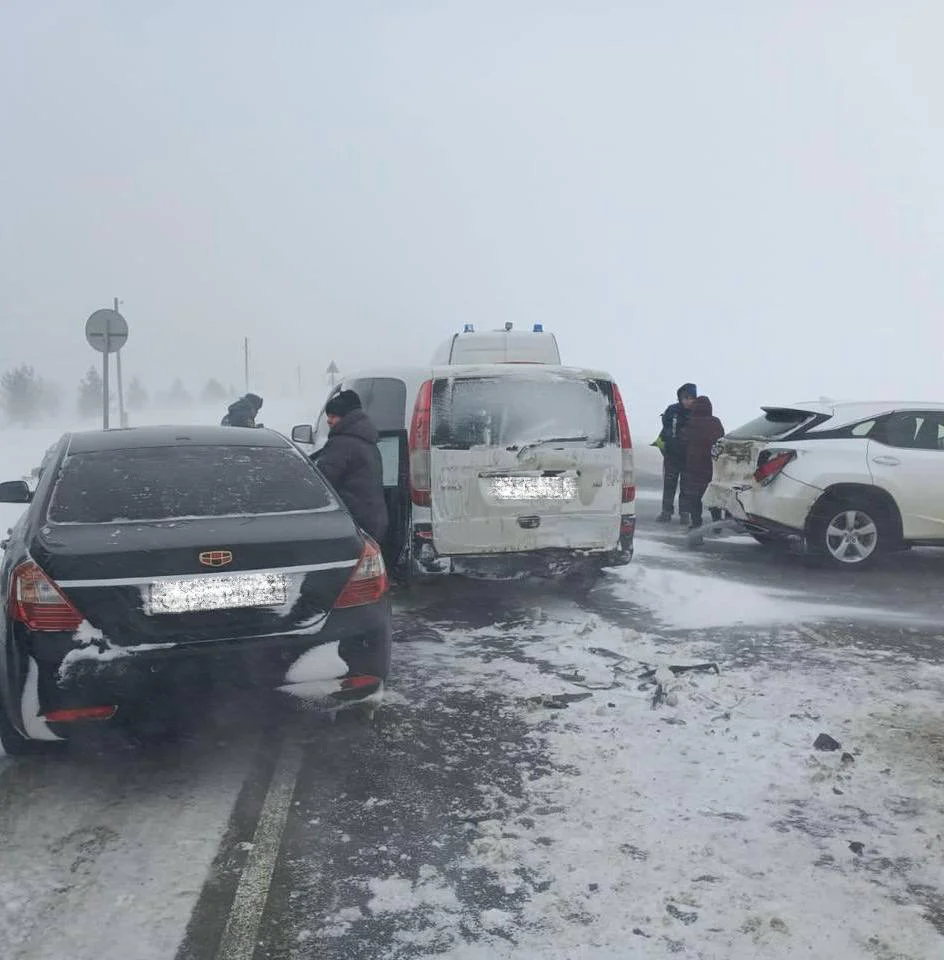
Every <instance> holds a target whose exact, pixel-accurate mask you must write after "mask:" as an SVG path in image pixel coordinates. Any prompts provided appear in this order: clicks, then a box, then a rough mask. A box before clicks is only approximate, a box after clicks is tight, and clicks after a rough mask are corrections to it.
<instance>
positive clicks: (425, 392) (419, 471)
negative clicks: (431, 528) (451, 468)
mask: <svg viewBox="0 0 944 960" xmlns="http://www.w3.org/2000/svg"><path fill="white" fill-rule="evenodd" d="M432 401H433V381H432V380H427V381H426V382H425V383H424V384H423V386H421V387H420V392H419V395H418V396H417V398H416V407H415V408H414V409H413V421H412V423H411V424H410V494H411V496H412V498H413V502H414V503H415V504H416V505H417V506H418V507H428V506H430V504H431V502H432V497H431V493H430V490H431V476H430V474H431V466H430V456H429V434H430V421H431V419H432Z"/></svg>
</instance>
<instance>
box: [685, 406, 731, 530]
mask: <svg viewBox="0 0 944 960" xmlns="http://www.w3.org/2000/svg"><path fill="white" fill-rule="evenodd" d="M723 436H724V426H723V425H722V423H721V421H720V420H719V419H718V418H717V417H716V416H714V411H713V410H712V408H711V401H710V400H709V399H708V398H707V397H698V398H697V399H696V400H695V401H694V402H693V403H692V407H691V413H690V416H689V418H688V422H687V423H686V424H685V427H684V429H683V432H682V439H683V441H684V443H685V467H684V469H683V470H682V498H683V500H684V502H685V509H686V511H687V512H688V514H689V515H690V517H691V524H692V525H691V528H690V529H692V530H696V529H697V528H698V527H700V526H701V523H702V512H703V511H702V498H703V497H704V496H705V491H706V490H707V489H708V484H709V483H711V478H712V476H713V474H714V468H715V463H714V458H713V457H712V455H711V448H712V447H713V446H714V444H715V441H717V440H720V439H721V438H722V437H723ZM718 516H720V513H719V514H718ZM712 517H713V518H714V519H718V517H716V516H715V511H714V510H712Z"/></svg>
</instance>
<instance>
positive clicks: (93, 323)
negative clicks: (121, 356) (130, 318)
mask: <svg viewBox="0 0 944 960" xmlns="http://www.w3.org/2000/svg"><path fill="white" fill-rule="evenodd" d="M85 339H86V340H88V342H89V346H91V347H94V348H95V349H96V350H97V351H98V352H99V353H117V352H118V351H119V350H120V349H121V348H122V347H123V346H124V345H125V343H126V342H127V340H128V323H127V321H126V320H125V318H124V317H123V316H122V315H121V314H120V313H118V311H117V310H96V311H95V313H93V314H92V315H91V316H90V317H89V318H88V320H86V322H85ZM106 344H107V346H106Z"/></svg>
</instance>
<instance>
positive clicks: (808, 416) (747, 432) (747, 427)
mask: <svg viewBox="0 0 944 960" xmlns="http://www.w3.org/2000/svg"><path fill="white" fill-rule="evenodd" d="M815 417H816V414H815V413H810V412H809V411H808V410H787V409H775V410H767V411H765V413H764V415H763V416H762V417H758V418H757V419H756V420H751V422H750V423H745V424H744V426H743V427H738V428H737V430H732V431H731V432H730V433H729V434H728V436H729V437H730V438H731V439H732V440H779V439H781V438H783V437H785V436H787V434H789V433H793V431H794V430H796V429H797V428H799V427H802V426H803V425H804V424H807V423H809V422H810V421H811V420H813V419H815Z"/></svg>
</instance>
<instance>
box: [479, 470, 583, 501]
mask: <svg viewBox="0 0 944 960" xmlns="http://www.w3.org/2000/svg"><path fill="white" fill-rule="evenodd" d="M489 491H490V493H491V495H492V496H493V497H494V498H495V499H496V500H576V499H577V478H576V477H569V476H556V477H491V478H490V482H489Z"/></svg>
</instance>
